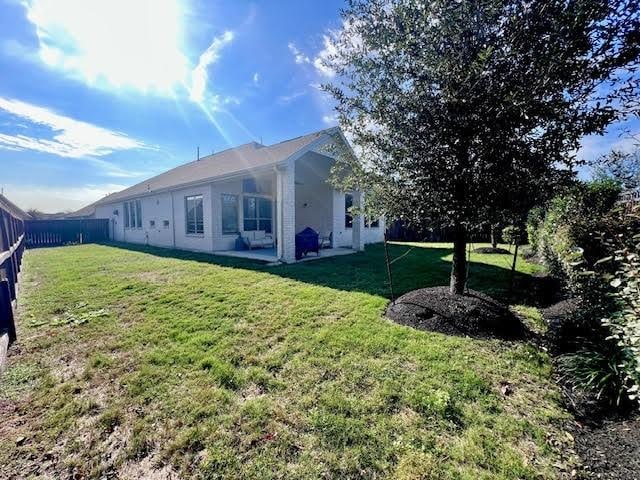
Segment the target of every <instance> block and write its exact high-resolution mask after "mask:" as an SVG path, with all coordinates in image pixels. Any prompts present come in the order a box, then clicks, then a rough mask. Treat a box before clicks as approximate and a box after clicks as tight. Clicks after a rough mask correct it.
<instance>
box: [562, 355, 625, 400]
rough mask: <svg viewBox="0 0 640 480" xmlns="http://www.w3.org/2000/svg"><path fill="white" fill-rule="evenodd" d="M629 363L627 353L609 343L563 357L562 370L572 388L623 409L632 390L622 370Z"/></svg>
mask: <svg viewBox="0 0 640 480" xmlns="http://www.w3.org/2000/svg"><path fill="white" fill-rule="evenodd" d="M625 360H626V358H625V355H624V352H623V351H621V350H620V349H618V348H616V347H615V345H611V342H605V343H603V344H600V345H592V346H588V347H583V348H581V349H580V350H578V351H577V352H575V353H568V354H565V355H562V356H561V357H559V359H558V368H559V370H560V372H561V374H562V375H563V376H564V377H565V380H567V381H569V382H570V383H571V384H573V385H575V386H577V387H579V388H581V389H583V390H586V391H590V392H593V393H594V394H595V395H596V398H597V399H598V400H604V401H608V402H610V403H612V404H615V405H620V403H621V401H622V400H624V395H625V393H626V392H627V390H628V389H629V381H628V378H627V376H626V375H625V373H624V372H623V371H622V369H621V365H623V364H624V361H625Z"/></svg>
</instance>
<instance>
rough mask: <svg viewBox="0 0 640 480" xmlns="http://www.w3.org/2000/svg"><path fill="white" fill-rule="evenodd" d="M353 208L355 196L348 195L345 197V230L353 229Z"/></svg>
mask: <svg viewBox="0 0 640 480" xmlns="http://www.w3.org/2000/svg"><path fill="white" fill-rule="evenodd" d="M351 207H353V195H351V194H350V193H347V194H346V195H345V196H344V228H352V227H353V215H351Z"/></svg>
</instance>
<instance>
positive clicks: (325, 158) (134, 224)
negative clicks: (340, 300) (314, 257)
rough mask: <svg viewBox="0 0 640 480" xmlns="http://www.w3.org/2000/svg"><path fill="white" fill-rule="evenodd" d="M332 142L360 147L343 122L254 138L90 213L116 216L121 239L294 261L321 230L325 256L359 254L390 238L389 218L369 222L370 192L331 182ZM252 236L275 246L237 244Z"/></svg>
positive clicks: (109, 199)
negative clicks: (366, 201)
mask: <svg viewBox="0 0 640 480" xmlns="http://www.w3.org/2000/svg"><path fill="white" fill-rule="evenodd" d="M331 146H338V147H347V148H350V147H349V146H348V143H347V140H346V139H345V138H344V136H343V135H342V132H341V131H340V130H339V129H338V128H332V129H328V130H322V131H319V132H315V133H312V134H309V135H304V136H302V137H298V138H294V139H291V140H287V141H284V142H280V143H277V144H274V145H270V146H265V145H261V144H259V143H256V142H252V143H248V144H245V145H241V146H239V147H236V148H232V149H228V150H224V151H222V152H219V153H216V154H213V155H210V156H208V157H204V158H201V159H199V160H197V161H193V162H190V163H187V164H184V165H181V166H178V167H176V168H174V169H172V170H169V171H167V172H165V173H162V174H160V175H158V176H156V177H153V178H150V179H149V180H146V181H144V182H141V183H139V184H137V185H134V186H132V187H129V188H127V189H125V190H122V191H120V192H117V193H113V194H111V195H108V196H106V197H105V198H103V199H101V200H99V201H98V202H96V203H94V204H93V205H91V206H90V207H85V208H84V209H83V210H82V211H83V212H85V213H86V212H87V210H89V211H91V210H93V214H92V216H93V217H95V218H107V219H109V220H110V234H111V238H113V239H114V240H116V241H122V242H131V243H139V244H147V245H154V246H161V247H168V248H176V249H184V250H193V251H202V252H211V253H217V254H224V255H232V256H247V257H252V258H259V259H263V260H268V261H276V260H280V261H283V262H294V261H295V248H296V247H295V245H296V244H295V235H296V233H298V232H300V231H301V230H303V229H304V228H306V227H311V228H312V229H314V230H315V231H316V232H318V234H319V235H320V237H321V238H322V237H325V239H326V238H330V239H331V240H330V243H331V244H330V247H331V250H326V251H324V250H323V251H322V252H321V255H326V254H330V253H331V252H333V253H346V250H345V249H350V250H351V251H359V250H362V249H364V246H365V244H367V243H373V242H381V241H382V240H383V235H384V219H375V220H373V221H371V222H366V224H365V221H364V219H363V218H361V217H358V216H356V217H353V218H352V216H351V215H350V214H349V212H348V208H349V205H350V204H352V205H354V206H357V205H359V203H360V202H362V201H363V200H362V199H363V195H362V194H361V193H360V192H339V191H337V190H335V189H334V188H333V187H332V186H331V185H330V184H329V183H328V177H329V172H330V169H331V167H332V165H333V164H334V162H335V159H334V158H333V156H332V154H331V153H330V152H331V150H332V149H331V148H330V147H331ZM252 236H253V238H263V237H265V236H267V237H269V238H270V239H272V240H273V243H272V244H271V245H265V247H266V248H261V249H255V250H254V249H252V250H251V251H238V250H237V249H236V247H237V245H236V243H237V242H236V240H237V239H238V238H239V237H240V238H243V239H246V238H252ZM241 243H242V242H241ZM337 249H340V252H338V251H337Z"/></svg>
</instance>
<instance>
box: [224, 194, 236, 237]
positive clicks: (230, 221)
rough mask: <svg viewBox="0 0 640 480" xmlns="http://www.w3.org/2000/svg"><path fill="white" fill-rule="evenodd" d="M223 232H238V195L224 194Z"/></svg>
mask: <svg viewBox="0 0 640 480" xmlns="http://www.w3.org/2000/svg"><path fill="white" fill-rule="evenodd" d="M222 233H223V234H224V233H227V234H228V233H238V197H237V196H235V195H227V194H222Z"/></svg>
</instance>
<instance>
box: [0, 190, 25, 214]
mask: <svg viewBox="0 0 640 480" xmlns="http://www.w3.org/2000/svg"><path fill="white" fill-rule="evenodd" d="M0 208H1V209H3V210H4V211H6V212H8V213H9V214H10V215H11V216H13V217H15V218H17V219H18V220H31V215H29V214H28V213H26V212H25V211H23V210H22V209H21V208H20V207H18V206H17V205H16V204H14V203H13V202H11V201H9V199H8V198H7V197H5V196H4V195H2V194H0Z"/></svg>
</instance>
